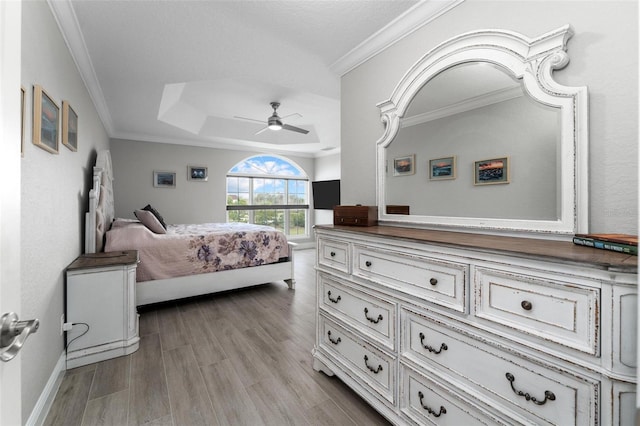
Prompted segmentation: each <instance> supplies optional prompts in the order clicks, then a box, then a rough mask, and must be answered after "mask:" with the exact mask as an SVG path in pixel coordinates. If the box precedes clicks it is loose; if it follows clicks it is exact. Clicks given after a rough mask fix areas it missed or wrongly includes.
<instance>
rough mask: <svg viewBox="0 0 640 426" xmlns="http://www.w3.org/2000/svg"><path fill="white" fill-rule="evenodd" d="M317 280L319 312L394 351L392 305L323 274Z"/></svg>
mask: <svg viewBox="0 0 640 426" xmlns="http://www.w3.org/2000/svg"><path fill="white" fill-rule="evenodd" d="M319 280H320V290H319V291H321V292H322V294H323V296H322V305H321V309H324V310H326V311H327V312H329V313H330V314H331V315H333V316H335V317H337V318H338V319H339V320H340V321H343V322H345V323H347V324H349V325H351V326H352V327H354V328H356V329H358V331H360V332H361V333H363V334H365V335H367V336H368V337H369V338H372V339H375V340H377V341H378V342H380V343H382V344H384V345H385V346H387V347H388V348H389V349H391V350H393V349H395V325H396V305H395V304H393V303H389V302H385V301H384V300H382V299H380V298H377V297H375V296H373V295H371V294H365V293H363V292H361V291H358V290H355V289H353V288H350V287H346V286H344V285H342V284H339V283H338V282H336V281H335V280H331V279H330V278H329V277H327V276H325V275H323V274H320V276H319Z"/></svg>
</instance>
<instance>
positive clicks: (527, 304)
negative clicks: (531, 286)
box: [520, 300, 533, 311]
mask: <svg viewBox="0 0 640 426" xmlns="http://www.w3.org/2000/svg"><path fill="white" fill-rule="evenodd" d="M520 306H522V309H524V310H525V311H530V310H531V308H532V307H533V305H532V304H531V302H529V301H528V300H523V301H522V302H520Z"/></svg>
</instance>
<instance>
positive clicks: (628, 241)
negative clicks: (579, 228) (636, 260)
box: [573, 234, 638, 256]
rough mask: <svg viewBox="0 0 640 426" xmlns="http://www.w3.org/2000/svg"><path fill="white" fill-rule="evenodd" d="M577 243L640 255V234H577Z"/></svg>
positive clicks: (574, 238) (575, 237) (575, 239)
mask: <svg viewBox="0 0 640 426" xmlns="http://www.w3.org/2000/svg"><path fill="white" fill-rule="evenodd" d="M573 242H574V243H575V244H578V245H581V246H587V247H595V248H599V249H603V250H612V251H617V252H619V253H626V254H633V255H636V256H637V255H638V236H637V235H628V234H576V235H575V236H574V237H573Z"/></svg>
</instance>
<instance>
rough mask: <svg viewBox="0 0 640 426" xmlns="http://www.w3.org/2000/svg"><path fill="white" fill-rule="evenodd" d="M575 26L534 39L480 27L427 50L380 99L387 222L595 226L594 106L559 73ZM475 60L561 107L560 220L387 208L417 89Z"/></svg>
mask: <svg viewBox="0 0 640 426" xmlns="http://www.w3.org/2000/svg"><path fill="white" fill-rule="evenodd" d="M572 35H573V30H572V28H571V26H570V25H565V26H562V27H560V28H558V29H556V30H554V31H551V32H549V33H546V34H543V35H541V36H539V37H536V38H533V39H530V38H528V37H525V36H523V35H521V34H518V33H515V32H511V31H505V30H480V31H473V32H468V33H465V34H462V35H459V36H457V37H454V38H451V39H449V40H447V41H445V42H444V43H442V44H440V45H438V46H436V47H435V48H434V49H432V50H431V51H429V52H428V53H427V54H426V55H425V56H423V57H422V58H421V59H420V60H419V61H418V62H416V64H415V65H413V67H412V68H411V69H409V71H408V72H407V73H406V74H405V75H404V77H403V78H402V80H401V81H400V83H399V84H398V85H397V86H396V88H395V89H394V91H393V93H392V95H391V97H390V98H389V100H387V101H384V102H381V103H379V104H378V105H377V106H378V108H380V114H381V120H382V122H383V123H384V124H385V126H386V127H385V132H384V134H383V135H382V137H381V138H380V139H379V140H378V142H377V182H376V185H377V188H376V192H377V204H378V211H379V217H378V219H379V220H380V222H381V224H391V225H393V224H397V225H414V226H420V227H435V228H447V229H451V228H453V229H459V228H466V229H468V230H474V229H476V230H478V231H485V232H487V231H525V232H530V233H546V234H560V235H562V234H573V233H586V232H588V208H589V205H588V196H589V193H588V175H587V168H588V110H587V88H586V87H567V86H563V85H560V84H558V83H557V82H556V81H554V80H553V76H552V73H553V71H554V70H556V69H562V68H564V67H565V66H566V65H567V64H568V62H569V56H568V55H567V53H566V44H567V41H568V40H569V38H571V36H572ZM468 62H489V63H492V64H495V65H498V66H500V67H502V68H504V69H505V70H508V71H509V72H510V73H511V74H512V75H513V76H514V77H515V78H516V79H518V80H520V81H522V82H523V86H524V90H525V92H526V93H527V94H528V95H530V96H531V97H532V98H533V99H535V100H537V101H538V102H540V103H542V104H544V105H548V106H551V107H557V108H559V109H560V129H559V132H560V135H559V140H560V157H559V165H560V168H561V170H560V175H559V190H560V194H561V197H560V200H559V214H558V216H559V217H558V219H557V220H525V219H494V218H477V217H475V218H474V217H448V216H418V215H397V214H387V213H386V202H385V182H386V179H387V170H386V169H387V167H386V165H387V158H386V153H385V150H386V148H387V146H389V144H391V143H392V142H393V140H394V138H395V137H396V135H397V134H398V131H399V129H400V119H401V118H402V117H403V116H404V115H405V113H406V112H407V108H408V107H409V104H410V103H411V101H412V99H413V98H414V96H416V94H417V93H418V91H419V90H420V89H421V88H422V87H423V86H424V85H425V84H426V83H427V82H429V81H430V80H431V79H432V78H434V77H435V76H437V75H438V74H439V73H440V72H442V71H444V70H446V69H448V68H451V67H453V66H456V65H460V64H464V63H468Z"/></svg>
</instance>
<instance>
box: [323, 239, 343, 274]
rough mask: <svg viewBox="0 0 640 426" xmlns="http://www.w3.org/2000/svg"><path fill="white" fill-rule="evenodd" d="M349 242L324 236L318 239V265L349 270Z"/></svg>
mask: <svg viewBox="0 0 640 426" xmlns="http://www.w3.org/2000/svg"><path fill="white" fill-rule="evenodd" d="M349 258H350V250H349V243H347V242H344V241H338V240H331V239H326V238H320V239H318V265H319V266H326V267H329V268H332V269H336V270H338V271H341V272H345V273H347V274H348V273H349V272H350V261H349V260H350V259H349Z"/></svg>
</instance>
